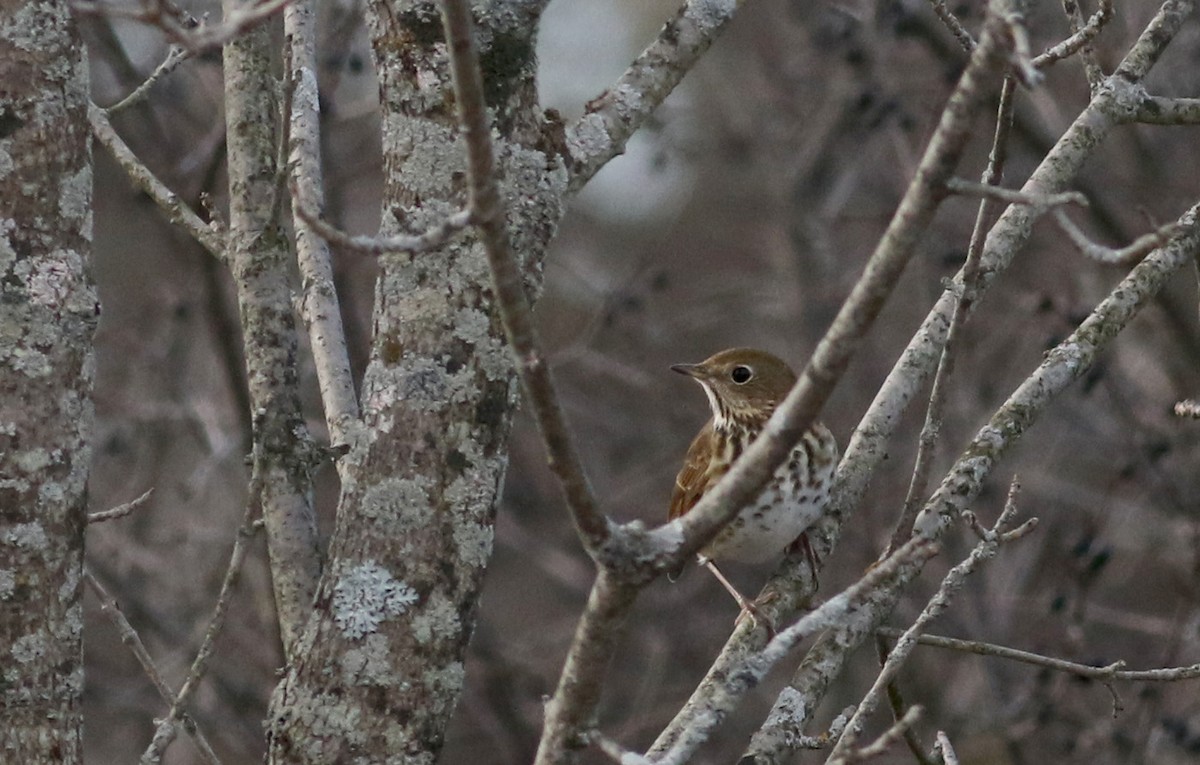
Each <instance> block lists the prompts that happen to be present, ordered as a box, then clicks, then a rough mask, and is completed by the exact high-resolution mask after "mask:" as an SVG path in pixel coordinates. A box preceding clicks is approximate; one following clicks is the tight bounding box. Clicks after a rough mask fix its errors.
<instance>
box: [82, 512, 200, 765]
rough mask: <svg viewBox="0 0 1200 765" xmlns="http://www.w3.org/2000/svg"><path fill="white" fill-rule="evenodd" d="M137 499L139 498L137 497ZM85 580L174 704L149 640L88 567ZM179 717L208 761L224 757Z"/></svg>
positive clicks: (188, 719)
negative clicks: (145, 638)
mask: <svg viewBox="0 0 1200 765" xmlns="http://www.w3.org/2000/svg"><path fill="white" fill-rule="evenodd" d="M149 494H150V493H149V492H146V494H143V495H142V497H146V496H149ZM139 499H140V498H139ZM134 501H135V502H136V501H137V500H134ZM130 504H133V503H130ZM83 580H84V581H85V582H86V583H87V585H88V586H89V587H91V588H92V591H93V592H95V593H96V597H97V598H99V599H100V612H101V613H103V614H104V615H105V616H107V617H108V619H109V621H111V622H112V623H113V626H114V627H116V628H117V634H119V635H120V636H121V642H122V643H124V644H125V645H127V646H129V650H130V652H132V653H133V656H134V658H135V659H137V662H138V664H140V665H142V671H143V672H145V673H146V677H148V678H150V683H151V685H153V686H154V689H155V690H156V691H158V696H159V698H161V699H162V700H163V701H165V702H166V703H167V704H168V705H171V704H173V703H174V702H175V694H174V693H173V692H172V691H171V688H170V686H168V685H167V682H166V680H163V676H162V673H161V672H159V671H158V666H157V665H156V664H155V663H154V659H153V658H152V657H151V656H150V651H148V650H147V649H146V644H145V643H143V642H142V637H141V635H139V634H138V632H137V630H135V629H134V628H133V625H132V624H130V623H129V620H128V619H126V618H125V614H124V613H122V611H121V607H120V605H118V604H117V600H116V598H114V597H113V596H112V595H111V594H110V593H109V592H108V589H107V588H106V587H105V586H104V585H102V584H101V583H100V580H99V579H97V578H96V575H95V574H93V573H92V571H91V569H89V568H87V567H85V568H84V569H83ZM180 720H181V721H182V723H183V728H184V730H185V731H187V734H188V735H189V736H190V737H191V738H192V740H193V741H195V742H196V748H197V749H199V750H200V754H201V756H203V757H204V761H205V762H207V763H209V765H220V763H221V760H220V758H219V757H217V754H216V752H214V751H213V748H212V745H211V744H209V743H208V738H207V737H206V736H205V735H204V731H202V730H200V728H199V727H198V726H197V725H196V721H195V720H194V719H192V716H191V715H190V714H188V713H187V712H186V711H184V710H182V708H181V711H180Z"/></svg>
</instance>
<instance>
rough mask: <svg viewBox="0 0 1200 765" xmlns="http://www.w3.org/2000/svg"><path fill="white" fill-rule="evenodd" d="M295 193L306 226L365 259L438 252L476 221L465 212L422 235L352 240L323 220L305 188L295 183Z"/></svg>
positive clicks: (295, 207)
mask: <svg viewBox="0 0 1200 765" xmlns="http://www.w3.org/2000/svg"><path fill="white" fill-rule="evenodd" d="M290 186H291V193H292V210H293V211H294V212H295V214H296V217H298V218H299V219H300V220H302V221H303V222H304V224H305V225H306V226H308V227H309V228H311V229H312V230H313V231H315V232H317V233H318V234H320V235H321V237H322V238H324V239H325V241H327V242H329V243H330V244H335V245H337V246H338V247H342V248H344V249H347V250H353V251H354V252H360V253H362V254H364V255H372V256H376V257H378V256H380V255H392V254H400V253H413V254H416V253H420V252H427V251H429V250H435V249H437V248H439V247H441V246H442V245H444V244H446V243H447V242H449V241H450V240H451V239H452V238H453V237H454V235H455V234H457V233H458V232H459V231H462V230H463V229H464V228H466V227H467V226H469V225H471V224H472V223H473V222H474V221H472V219H471V214H470V211H468V210H461V211H459V212H456V213H453V214H452V215H448V216H446V218H444V219H443V220H441V221H440V222H438V223H437V224H435V225H433V226H430V227H429V230H428V231H424V232H422V233H420V234H398V235H396V236H352V235H350V234H347V233H346V232H345V231H342V230H341V229H339V228H337V227H336V226H334V225H332V224H330V223H329V222H327V221H325V220H324V219H322V218H321V214H320V213H319V212H317V210H318V209H319V206H318V205H314V204H313V203H312V202H311V201H310V200H309V199H308V197H309V196H310V195H309V194H308V193H306V192H305V191H304V190H303V187H302V185H297V184H296V183H295V182H294V181H293V182H292V183H291V184H290Z"/></svg>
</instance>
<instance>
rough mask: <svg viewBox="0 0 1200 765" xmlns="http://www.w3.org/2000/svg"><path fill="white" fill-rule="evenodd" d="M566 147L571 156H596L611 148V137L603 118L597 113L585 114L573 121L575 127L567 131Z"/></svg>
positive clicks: (604, 153)
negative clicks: (575, 121)
mask: <svg viewBox="0 0 1200 765" xmlns="http://www.w3.org/2000/svg"><path fill="white" fill-rule="evenodd" d="M567 149H568V150H569V151H570V152H571V155H572V156H576V157H597V156H603V155H606V154H607V153H608V152H609V151H611V149H612V137H611V136H610V135H609V134H608V127H607V126H606V125H605V124H604V118H603V117H601V116H600V115H599V114H595V113H592V114H585V115H584V116H583V118H582V119H580V120H579V121H578V122H577V123H575V129H574V130H570V131H568V132H567Z"/></svg>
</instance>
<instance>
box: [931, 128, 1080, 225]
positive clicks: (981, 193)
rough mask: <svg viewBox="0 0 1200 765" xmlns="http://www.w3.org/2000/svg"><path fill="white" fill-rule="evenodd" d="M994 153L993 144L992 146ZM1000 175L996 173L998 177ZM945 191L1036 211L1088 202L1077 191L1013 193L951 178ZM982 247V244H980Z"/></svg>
mask: <svg viewBox="0 0 1200 765" xmlns="http://www.w3.org/2000/svg"><path fill="white" fill-rule="evenodd" d="M1009 121H1010V124H1011V118H1010V120H1009ZM992 150H993V152H994V151H995V144H994V143H993V146H992ZM1000 174H1002V173H997V176H999V175H1000ZM999 180H1000V179H999V177H997V178H996V183H998V182H999ZM946 190H947V191H949V192H951V193H954V194H962V195H963V196H972V197H989V198H991V199H996V200H999V201H1001V202H1008V203H1010V204H1014V205H1028V206H1029V207H1033V208H1036V209H1037V210H1039V211H1041V210H1048V209H1050V208H1052V207H1061V206H1063V205H1079V206H1080V207H1087V206H1088V200H1087V197H1085V196H1084V195H1083V194H1080V193H1079V192H1078V191H1064V192H1062V193H1060V194H1028V193H1026V192H1023V191H1014V190H1012V189H1006V188H1002V187H1000V186H997V185H995V184H994V183H992V182H991V181H985V182H983V183H972V182H970V181H964V180H961V179H959V178H951V179H950V180H948V181H946ZM981 246H982V243H981Z"/></svg>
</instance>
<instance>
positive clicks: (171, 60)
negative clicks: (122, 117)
mask: <svg viewBox="0 0 1200 765" xmlns="http://www.w3.org/2000/svg"><path fill="white" fill-rule="evenodd" d="M193 55H194V54H193V53H192V52H191V51H187V50H184V49H183V48H181V47H180V46H178V45H172V46H171V47H170V48H169V49H168V50H167V57H166V58H164V59H163V61H162V63H161V64H159V65H158V66H157V67H155V69H154V71H153V72H151V73H150V76H149V77H147V78H146V79H145V80H144V81H143V82H142V84H141V85H138V86H137V87H136V88H134V89H133V90H132V91H130V93H129V95H127V96H125V97H124V98H122V99H121V100H120V101H118V102H116V103H115V104H113V105H112V106H110V107H108V108H106V109H105V110H104V111H105V112H106V113H107V114H108V116H110V117H111V116H112V115H114V114H116V113H118V112H120V111H122V110H124V109H128V108H129V107H131V106H133V105H134V104H139V103H141V102H142V101H144V100H145V99H146V96H148V95H150V89H151V88H153V87H154V85H155V83H157V82H158V81H159V80H161V79H162V78H164V77H166V76H167V75H168V74H170V73H171V72H174V71H175V70H176V69H178V68H179V65H180V64H182V63H183V62H184V61H187V60H188V59H189V58H191V57H192V56H193Z"/></svg>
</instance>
